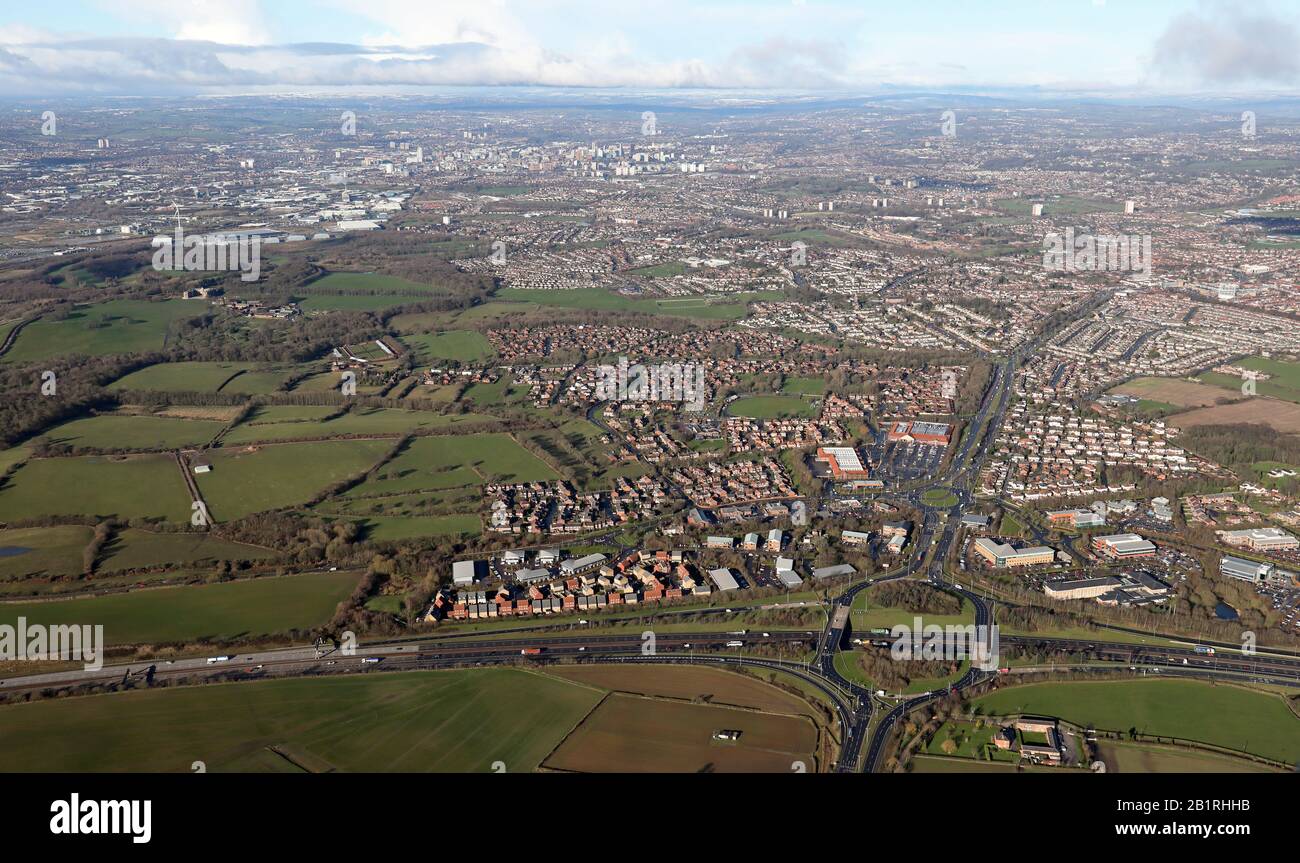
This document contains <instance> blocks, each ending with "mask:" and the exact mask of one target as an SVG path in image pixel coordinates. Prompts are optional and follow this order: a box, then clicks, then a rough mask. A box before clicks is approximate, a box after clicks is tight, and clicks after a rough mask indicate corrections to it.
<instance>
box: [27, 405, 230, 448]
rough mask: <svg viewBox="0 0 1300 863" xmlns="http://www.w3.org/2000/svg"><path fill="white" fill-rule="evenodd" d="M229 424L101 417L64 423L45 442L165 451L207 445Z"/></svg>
mask: <svg viewBox="0 0 1300 863" xmlns="http://www.w3.org/2000/svg"><path fill="white" fill-rule="evenodd" d="M225 425H226V424H225V423H221V422H215V421H211V420H185V419H177V418H175V417H159V416H142V415H132V414H100V415H99V416H93V417H86V418H85V419H78V420H73V421H72V422H67V423H64V424H63V425H61V426H57V427H55V428H54V429H53V430H51V431H50V432H49V433H48V434H45V435H42V436H41V439H42V440H44V441H47V442H49V443H52V444H67V445H68V446H71V447H74V448H76V447H86V448H90V449H103V450H112V449H134V450H163V449H176V448H178V447H185V446H198V445H201V444H205V443H207V442H208V441H210V440H212V438H214V437H215V436H216V434H217V432H219V431H221V429H223V428H224V427H225Z"/></svg>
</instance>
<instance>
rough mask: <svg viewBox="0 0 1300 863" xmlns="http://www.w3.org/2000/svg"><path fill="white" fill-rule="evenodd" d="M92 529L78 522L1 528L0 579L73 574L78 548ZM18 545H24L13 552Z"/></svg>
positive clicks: (79, 562)
mask: <svg viewBox="0 0 1300 863" xmlns="http://www.w3.org/2000/svg"><path fill="white" fill-rule="evenodd" d="M94 534H95V531H94V530H93V529H92V528H89V527H86V526H85V525H80V524H67V525H58V526H56V527H31V528H22V529H14V530H0V550H3V549H8V551H7V552H5V553H0V579H10V578H20V577H23V576H28V575H46V576H59V575H75V574H77V573H79V572H81V570H82V560H81V550H82V549H83V548H85V547H86V544H87V543H89V542H90V540H91V537H93V536H94ZM18 549H26V551H23V552H22V553H15V552H16V550H18Z"/></svg>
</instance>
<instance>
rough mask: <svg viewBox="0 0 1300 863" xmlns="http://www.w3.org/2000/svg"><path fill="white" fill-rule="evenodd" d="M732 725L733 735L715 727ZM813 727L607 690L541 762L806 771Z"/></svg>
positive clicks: (620, 769)
mask: <svg viewBox="0 0 1300 863" xmlns="http://www.w3.org/2000/svg"><path fill="white" fill-rule="evenodd" d="M724 729H725V730H735V731H739V732H741V733H740V738H739V739H738V740H735V741H721V740H714V739H713V735H714V733H715V732H718V731H722V730H724ZM817 737H818V733H817V728H816V726H815V725H814V724H813V722H812V720H811V719H809V718H808V717H806V716H790V715H784V714H774V713H760V712H758V711H754V710H741V709H738V708H733V707H715V706H712V705H707V704H692V703H688V702H681V701H666V700H663V699H655V698H643V697H640V696H635V695H622V694H618V693H614V694H611V695H609V696H607V697H606V698H605V700H604V701H602V702H601V703H600V705H599V706H597V707H596V709H595V710H593V711H592V712H591V713H590V714H589V715H588V716H587V718H586V719H584V720H583V721H582V722H581V723H580V724H579V725H578V727H577V728H575V729H574V730H573V732H572V733H571V734H570V735H569V736H568V737H566V738H565V739H564V742H563V743H561V744H560V746H559V747H558V748H557V749H556V750H555V752H553V753H551V755H550V756H548V757H547V759H546V760H545V761H544V762H543V764H542V766H543V767H544V768H549V769H552V770H562V771H577V772H581V773H605V772H617V773H712V772H717V773H756V772H757V773H791V772H795V771H796V769H797V764H796V762H802V763H803V764H804V769H806V770H807V771H808V772H809V773H811V772H814V771H816V770H817V769H818V768H819V765H818V764H817V762H816V761H815V759H814V755H813V753H814V751H815V750H816V748H817Z"/></svg>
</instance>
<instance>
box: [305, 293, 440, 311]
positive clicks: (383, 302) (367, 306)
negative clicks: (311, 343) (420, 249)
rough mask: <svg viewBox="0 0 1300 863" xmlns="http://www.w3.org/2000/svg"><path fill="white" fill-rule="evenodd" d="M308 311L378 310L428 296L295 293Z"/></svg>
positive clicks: (403, 304)
mask: <svg viewBox="0 0 1300 863" xmlns="http://www.w3.org/2000/svg"><path fill="white" fill-rule="evenodd" d="M295 296H297V297H298V300H299V302H298V305H299V306H301V307H302V309H303V311H307V312H377V311H381V310H383V309H391V308H393V307H394V306H407V305H411V304H412V303H419V302H422V301H423V300H425V299H428V297H420V296H411V295H409V294H311V293H304V294H301V295H295Z"/></svg>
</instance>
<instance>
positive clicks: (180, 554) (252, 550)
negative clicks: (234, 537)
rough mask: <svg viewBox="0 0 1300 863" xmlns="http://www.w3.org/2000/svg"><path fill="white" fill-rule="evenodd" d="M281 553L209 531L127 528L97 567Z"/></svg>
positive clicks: (263, 557)
mask: <svg viewBox="0 0 1300 863" xmlns="http://www.w3.org/2000/svg"><path fill="white" fill-rule="evenodd" d="M278 556H279V555H278V554H277V553H276V552H274V551H272V550H270V549H266V548H259V547H258V546H255V545H246V544H244V543H242V542H230V541H228V540H224V539H221V538H220V537H216V536H213V535H211V534H209V533H155V532H154V531H149V530H137V529H135V528H127V529H126V530H123V531H120V532H119V533H118V534H117V535H116V536H114V537H113V539H111V540H110V541H109V542H108V543H107V544H105V546H104V548H103V549H102V551H101V563H100V565H99V567H98V569H99V571H101V572H113V571H115V570H122V569H144V568H146V567H155V566H164V565H167V564H182V565H191V564H198V563H206V562H210V561H218V560H272V559H274V558H276V557H278Z"/></svg>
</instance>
